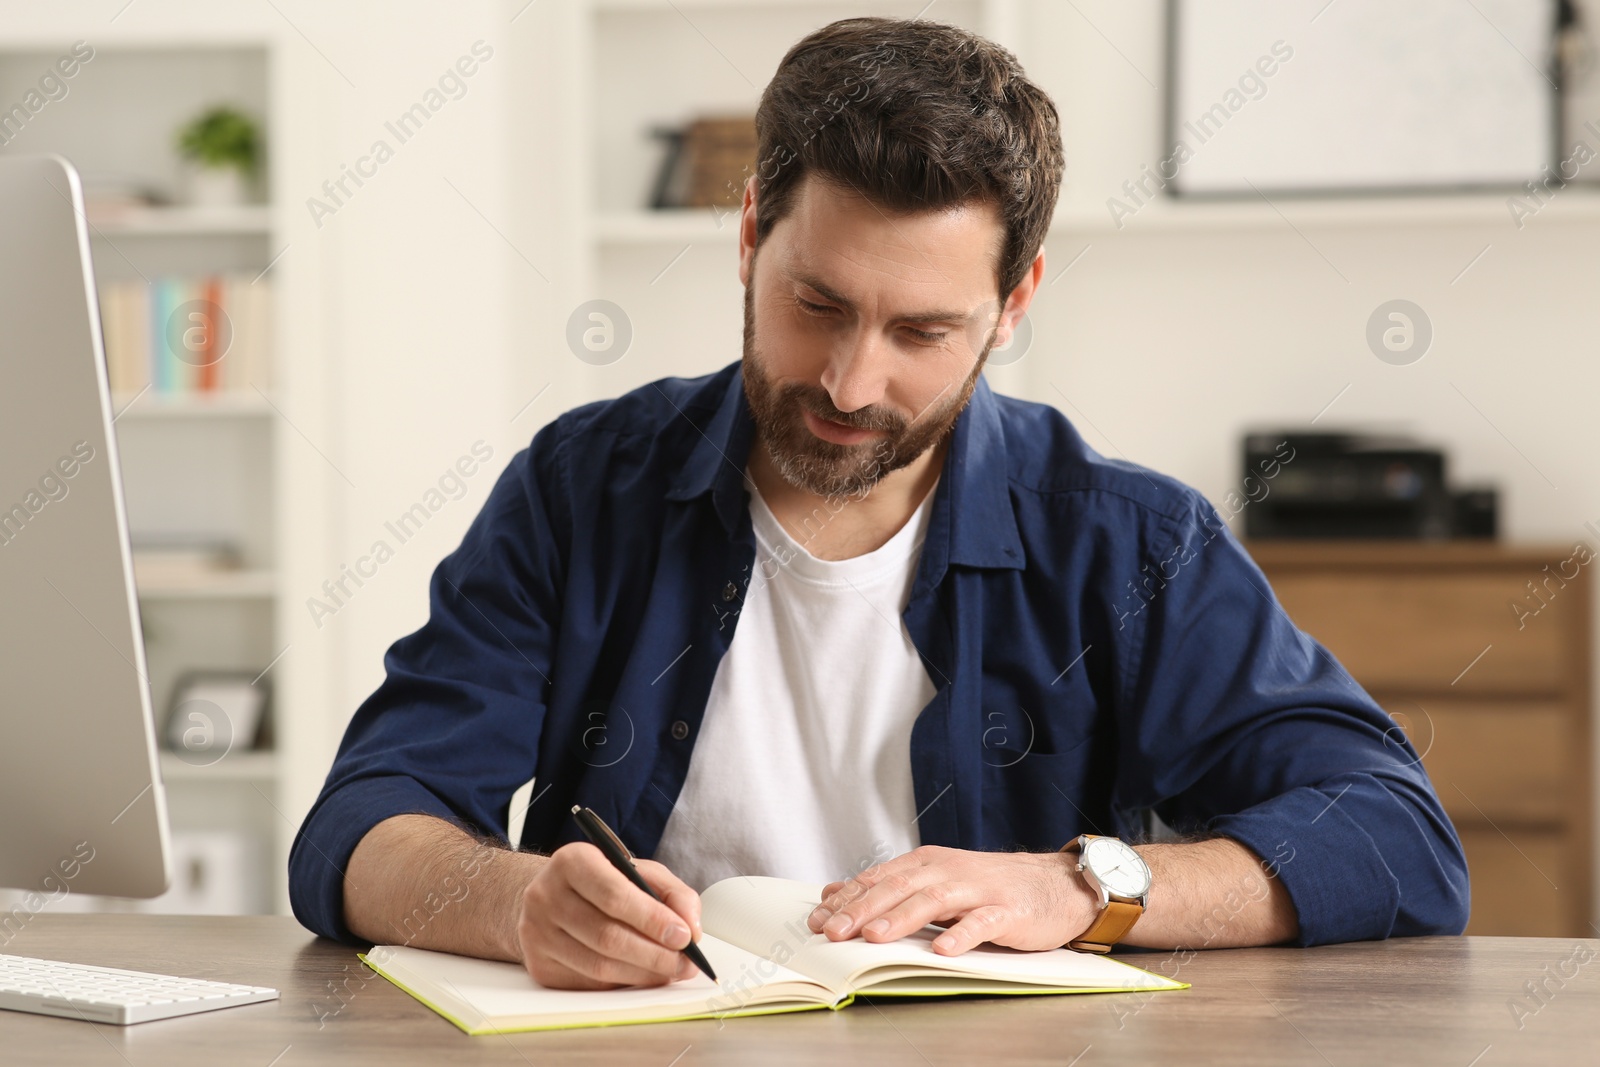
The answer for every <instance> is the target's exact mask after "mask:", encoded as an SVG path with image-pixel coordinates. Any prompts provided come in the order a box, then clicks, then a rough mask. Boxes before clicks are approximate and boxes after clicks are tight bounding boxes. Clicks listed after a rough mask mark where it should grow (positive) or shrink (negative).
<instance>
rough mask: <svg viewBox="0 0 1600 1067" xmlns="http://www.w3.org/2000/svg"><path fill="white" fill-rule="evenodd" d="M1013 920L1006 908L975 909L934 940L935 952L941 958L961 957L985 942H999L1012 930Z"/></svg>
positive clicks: (993, 906) (991, 905)
mask: <svg viewBox="0 0 1600 1067" xmlns="http://www.w3.org/2000/svg"><path fill="white" fill-rule="evenodd" d="M1011 921H1012V918H1011V916H1010V914H1009V913H1008V912H1007V911H1006V909H1005V908H1002V907H1000V906H999V905H997V904H985V905H984V906H983V907H981V908H973V909H972V910H971V911H969V912H967V913H966V914H965V915H963V916H962V917H961V921H960V922H958V923H956V924H955V925H954V926H952V927H950V929H948V930H946V931H945V932H944V933H942V934H940V935H939V936H938V937H936V938H934V939H933V951H935V952H937V953H939V954H940V955H941V956H959V955H961V953H963V952H965V951H967V949H969V948H973V947H974V946H977V945H981V944H983V943H984V942H985V941H998V940H999V939H1000V938H1002V937H1004V936H1005V934H1006V932H1007V930H1008V929H1009V928H1010V924H1011Z"/></svg>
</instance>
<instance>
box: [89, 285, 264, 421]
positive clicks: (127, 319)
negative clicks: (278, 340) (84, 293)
mask: <svg viewBox="0 0 1600 1067" xmlns="http://www.w3.org/2000/svg"><path fill="white" fill-rule="evenodd" d="M271 317H272V283H271V282H270V281H269V280H267V279H265V278H261V279H259V280H252V278H251V276H250V275H247V274H209V275H201V276H195V277H159V278H152V279H151V280H150V281H149V282H145V281H143V280H139V281H117V282H110V283H107V284H104V285H102V286H101V287H100V324H101V329H102V331H103V333H104V335H105V346H106V372H107V374H108V376H109V377H110V379H111V391H112V392H114V393H127V394H132V393H138V392H140V391H142V390H144V389H145V388H146V387H148V388H149V389H150V391H151V392H153V393H159V394H163V395H184V394H211V393H220V392H230V391H234V392H237V391H247V390H249V389H250V388H251V387H252V386H254V387H256V388H259V389H263V390H265V389H267V388H268V387H269V385H270V384H271V359H270V352H271Z"/></svg>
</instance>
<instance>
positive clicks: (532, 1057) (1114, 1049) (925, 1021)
mask: <svg viewBox="0 0 1600 1067" xmlns="http://www.w3.org/2000/svg"><path fill="white" fill-rule="evenodd" d="M1575 950H1576V951H1577V953H1578V955H1579V956H1583V955H1585V954H1587V955H1588V957H1589V958H1588V960H1587V962H1566V961H1569V960H1574V959H1575V957H1574V952H1575ZM0 951H3V952H7V953H10V954H13V955H24V956H27V955H31V956H42V957H48V958H52V959H61V960H69V961H74V962H81V963H94V964H99V965H102V966H111V967H131V968H136V969H144V970H155V971H164V972H167V973H171V974H181V975H187V976H193V977H197V978H212V979H219V980H223V981H234V982H248V983H252V984H257V985H271V986H274V987H276V988H277V989H278V990H279V991H280V992H281V993H282V998H281V999H280V1000H278V1001H275V1002H273V1003H270V1004H253V1005H248V1006H246V1007H242V1008H227V1009H224V1010H221V1011H217V1012H212V1013H209V1014H202V1015H195V1016H189V1017H187V1018H181V1019H165V1020H161V1021H159V1022H152V1023H142V1024H140V1025H137V1026H129V1027H117V1026H106V1025H101V1024H96V1023H82V1022H74V1021H71V1020H67V1019H53V1018H48V1017H46V1016H41V1015H23V1014H20V1013H16V1012H0V1062H4V1063H6V1064H7V1065H21V1064H41V1065H43V1064H50V1065H52V1067H58V1065H60V1064H73V1065H83V1067H91V1065H100V1064H104V1065H108V1067H111V1065H114V1067H128V1065H133V1067H144V1065H146V1064H150V1065H157V1064H159V1065H163V1067H165V1065H174V1067H183V1065H187V1064H206V1065H208V1067H209V1065H212V1064H229V1065H235V1064H238V1065H245V1067H308V1065H314V1064H337V1065H338V1067H357V1065H361V1064H373V1065H380V1064H381V1065H384V1067H393V1065H396V1064H443V1063H448V1064H452V1065H455V1064H479V1063H496V1064H515V1065H526V1064H541V1065H543V1064H556V1063H563V1064H565V1063H579V1064H584V1063H592V1064H617V1063H622V1064H630V1065H638V1067H669V1065H674V1067H694V1065H698V1064H740V1065H744V1064H757V1063H759V1064H762V1065H767V1064H784V1063H815V1062H826V1063H829V1064H838V1065H846V1067H849V1065H870V1067H885V1065H889V1064H915V1065H918V1067H929V1065H934V1067H943V1065H945V1064H950V1065H952V1067H954V1065H965V1064H974V1063H987V1062H1007V1063H1025V1064H1051V1065H1053V1067H1062V1065H1065V1064H1072V1063H1077V1064H1080V1065H1081V1067H1094V1065H1095V1064H1105V1063H1112V1062H1123V1063H1129V1064H1134V1063H1157V1064H1174V1065H1176V1064H1192V1063H1227V1064H1274V1065H1277V1064H1314V1065H1317V1067H1327V1065H1328V1064H1339V1065H1343V1064H1372V1063H1404V1064H1447V1065H1449V1067H1468V1065H1475V1067H1503V1065H1506V1064H1516V1063H1582V1062H1589V1061H1590V1060H1592V1058H1593V1055H1594V1049H1595V1035H1596V1023H1597V1021H1600V941H1596V940H1594V939H1588V940H1575V939H1562V938H1528V939H1520V938H1485V937H1477V938H1418V939H1414V940H1398V941H1389V942H1368V943H1362V944H1354V945H1337V946H1331V947H1327V948H1319V949H1239V950H1231V951H1211V952H1202V953H1199V954H1197V955H1195V956H1194V957H1193V958H1192V959H1191V960H1190V961H1189V962H1188V963H1187V964H1184V965H1182V966H1181V968H1180V969H1179V970H1178V977H1180V978H1182V979H1183V980H1185V981H1188V982H1191V983H1193V986H1194V988H1192V989H1188V990H1182V991H1175V992H1168V993H1150V994H1093V995H1085V996H1045V997H989V998H971V999H962V1000H939V1001H922V1002H906V1001H902V1002H898V1003H895V1002H881V1001H880V1002H878V1003H865V1002H861V1001H857V1002H856V1003H855V1004H854V1005H852V1006H851V1007H849V1008H846V1009H845V1010H843V1011H840V1012H829V1011H814V1012H801V1013H797V1014H793V1015H772V1016H765V1017H756V1018H746V1019H729V1020H726V1021H725V1022H723V1023H720V1024H719V1023H717V1022H714V1021H707V1022H686V1023H659V1024H651V1025H644V1026H622V1027H611V1028H603V1029H592V1030H566V1031H554V1032H549V1033H536V1034H516V1035H511V1036H505V1037H499V1036H495V1037H467V1036H466V1035H465V1034H463V1033H461V1032H460V1031H459V1030H457V1029H456V1028H455V1027H454V1026H452V1025H450V1024H449V1023H448V1022H446V1021H445V1020H444V1019H442V1018H440V1017H439V1016H437V1015H435V1014H434V1013H433V1012H432V1011H430V1010H429V1009H427V1008H426V1007H424V1006H423V1005H421V1004H419V1003H417V1002H416V1001H415V1000H413V999H412V998H411V997H410V996H408V995H406V994H405V993H403V992H401V991H400V990H399V989H396V988H395V987H394V986H392V985H390V984H389V983H388V982H387V981H385V980H384V979H382V978H380V977H377V976H373V977H371V978H370V979H368V980H365V981H363V980H362V977H361V971H360V963H359V961H358V960H356V958H355V954H354V952H353V951H352V950H350V949H348V948H346V947H344V946H341V945H336V944H333V943H332V942H328V941H320V940H318V939H316V938H314V937H312V936H311V935H310V934H309V933H307V932H306V931H305V930H303V929H302V928H301V927H300V926H299V925H298V924H296V923H295V922H294V920H292V919H288V918H282V917H276V916H273V917H268V916H251V917H246V918H208V917H166V916H159V917H158V916H129V915H51V914H49V913H44V914H41V915H38V916H36V917H34V918H33V920H32V921H31V922H29V923H28V924H27V926H26V927H25V928H24V929H23V930H22V932H21V933H20V934H18V935H17V936H16V937H14V938H13V939H12V940H11V941H10V942H9V944H7V945H5V946H4V947H0ZM1125 958H1127V959H1129V960H1130V961H1132V962H1136V963H1139V964H1141V965H1143V966H1146V967H1150V968H1151V969H1158V970H1163V969H1165V970H1169V973H1170V969H1168V968H1162V967H1160V966H1159V964H1160V963H1161V961H1163V960H1165V959H1166V958H1167V954H1165V953H1130V954H1129V955H1128V956H1126V957H1125ZM1547 966H1548V967H1549V968H1551V970H1550V971H1546V970H1545V968H1546V967H1547ZM1574 967H1576V974H1575V975H1573V976H1572V977H1568V978H1566V979H1564V982H1563V985H1562V986H1560V987H1557V986H1556V984H1555V983H1554V982H1551V983H1550V984H1549V989H1550V990H1551V995H1550V996H1549V998H1548V1002H1547V1003H1546V1004H1544V1005H1542V1006H1538V1010H1537V1011H1534V1008H1535V1006H1536V1005H1535V1002H1534V1001H1531V1000H1529V999H1528V998H1527V995H1526V991H1525V984H1526V983H1527V982H1529V981H1530V980H1535V981H1536V980H1539V979H1541V978H1544V977H1545V976H1547V975H1548V974H1550V973H1552V972H1554V971H1557V970H1561V969H1564V970H1565V971H1566V972H1567V973H1569V974H1571V972H1572V971H1573V969H1574ZM369 973H370V972H369ZM341 983H347V984H348V987H349V988H348V991H345V990H344V988H343V985H341ZM336 988H338V989H340V994H339V995H338V996H336V995H335V993H334V989H336ZM1510 1003H1522V1004H1523V1005H1525V1008H1526V1010H1527V1012H1528V1014H1525V1015H1523V1017H1522V1018H1521V1020H1520V1021H1521V1023H1522V1028H1521V1029H1520V1030H1519V1029H1518V1028H1517V1021H1518V1020H1517V1019H1516V1018H1514V1016H1513V1013H1512V1011H1511V1009H1510V1008H1509V1007H1508V1004H1510ZM319 1016H320V1017H321V1018H320V1021H319ZM1486 1049H1487V1050H1488V1051H1487V1052H1485V1050H1486ZM1075 1057H1076V1058H1075Z"/></svg>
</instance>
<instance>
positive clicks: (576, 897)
mask: <svg viewBox="0 0 1600 1067" xmlns="http://www.w3.org/2000/svg"><path fill="white" fill-rule="evenodd" d="M634 866H635V867H637V868H638V870H639V874H640V875H641V876H643V878H644V880H645V882H646V883H647V884H648V885H649V886H650V888H651V889H653V890H655V892H656V895H657V896H659V897H660V898H661V900H660V901H656V900H651V899H650V898H649V896H648V895H646V894H644V893H642V892H640V891H639V887H638V886H636V885H634V884H633V883H632V882H630V881H628V879H627V878H626V877H625V876H624V875H623V873H622V872H621V871H619V870H617V869H616V868H615V867H613V866H612V865H611V864H610V862H609V861H608V860H607V859H606V858H605V855H604V854H603V853H601V851H600V850H599V849H598V848H596V847H595V846H594V845H591V844H590V843H589V842H587V841H574V842H572V843H570V844H566V845H563V846H561V847H560V848H558V849H556V850H555V851H554V852H552V853H551V854H550V858H549V861H548V862H546V863H544V864H541V865H540V867H539V869H538V871H536V872H535V873H534V876H533V879H532V880H531V881H529V883H528V887H527V888H526V889H525V890H523V893H522V903H521V909H522V910H521V914H520V915H519V916H518V920H517V940H518V942H519V944H520V945H521V947H522V963H523V966H525V967H526V968H527V969H528V973H529V974H530V975H532V976H533V980H534V981H536V982H538V983H539V984H540V985H542V986H546V987H549V988H551V989H616V988H618V987H619V986H657V985H663V984H665V983H667V982H671V981H674V980H676V979H679V978H689V977H692V976H694V975H696V974H698V973H700V971H699V968H697V967H696V966H695V965H694V964H693V963H691V962H690V961H689V958H688V957H687V956H684V955H683V953H682V949H683V947H684V946H685V945H687V944H688V943H689V941H690V939H691V936H692V937H693V939H694V940H696V941H698V940H699V939H700V895H699V894H698V893H696V892H695V891H694V890H693V889H691V888H689V886H688V885H687V884H685V883H684V882H683V881H682V880H681V879H680V878H678V876H677V875H675V874H673V873H672V872H671V871H669V870H667V868H665V867H663V866H662V865H661V864H659V863H657V862H655V861H654V860H635V861H634ZM691 931H692V932H693V933H692V935H691Z"/></svg>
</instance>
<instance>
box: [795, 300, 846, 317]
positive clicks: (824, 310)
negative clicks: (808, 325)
mask: <svg viewBox="0 0 1600 1067" xmlns="http://www.w3.org/2000/svg"><path fill="white" fill-rule="evenodd" d="M795 299H796V300H799V301H800V306H801V307H803V308H805V309H806V310H807V311H809V312H810V313H811V314H813V315H831V314H833V312H834V311H836V310H837V309H836V308H834V307H832V306H831V305H828V304H813V303H812V302H811V301H809V300H806V299H804V298H802V297H795Z"/></svg>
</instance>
